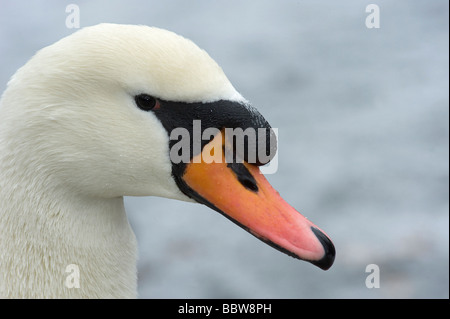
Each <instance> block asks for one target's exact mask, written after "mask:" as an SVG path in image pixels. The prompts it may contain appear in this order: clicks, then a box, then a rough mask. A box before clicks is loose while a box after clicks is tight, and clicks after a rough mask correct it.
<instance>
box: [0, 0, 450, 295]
mask: <svg viewBox="0 0 450 319" xmlns="http://www.w3.org/2000/svg"><path fill="white" fill-rule="evenodd" d="M70 3H75V4H77V5H78V6H79V8H80V24H81V27H83V26H88V25H94V24H97V23H100V22H114V23H127V24H146V25H151V26H158V27H162V28H166V29H169V30H172V31H175V32H177V33H179V34H181V35H184V36H185V37H188V38H190V39H192V40H193V41H194V42H195V43H197V44H198V45H199V46H200V47H202V48H204V49H205V50H206V51H207V52H208V53H209V54H210V55H211V56H212V57H213V58H214V59H215V60H216V61H217V62H218V63H219V64H220V65H221V66H222V68H223V69H224V71H225V73H226V74H227V75H228V77H229V79H230V80H231V82H232V83H233V85H234V86H235V87H236V88H237V90H238V91H239V92H241V94H242V95H243V96H245V97H246V98H247V99H248V100H250V101H251V102H252V104H253V105H254V106H256V107H257V108H258V109H259V110H260V112H261V113H262V114H263V115H264V116H265V117H266V119H267V120H268V121H269V122H270V123H271V125H272V126H273V127H276V128H278V129H279V167H278V171H277V172H276V173H275V174H272V175H268V176H267V177H268V179H269V181H270V182H271V183H272V185H273V186H274V188H275V189H277V190H278V191H279V192H280V194H281V195H282V197H283V198H284V199H285V200H287V202H288V203H290V204H291V205H292V206H294V207H295V208H297V209H298V210H299V211H300V212H302V213H303V214H304V215H305V216H307V217H309V218H310V219H311V220H312V221H313V222H314V223H316V224H317V225H318V226H319V227H321V228H322V229H324V230H325V231H326V232H327V233H328V234H329V235H330V237H331V238H332V239H333V241H334V244H335V246H336V249H337V256H336V261H335V264H334V266H333V267H332V268H331V269H330V270H328V271H326V272H324V271H322V270H320V269H318V268H316V267H314V266H312V265H311V264H309V263H305V262H302V261H299V260H296V259H293V258H291V257H288V256H286V255H284V254H282V253H280V252H278V251H276V250H274V249H272V248H271V247H269V246H267V245H265V244H264V243H262V242H260V241H259V240H257V239H255V238H254V237H253V236H251V235H249V234H248V233H247V232H245V231H244V230H242V229H240V228H238V227H236V226H235V225H234V224H233V223H231V222H230V221H229V220H227V219H226V218H224V217H223V216H221V215H220V214H218V213H216V212H214V211H212V210H210V209H208V208H206V207H203V206H201V205H199V204H191V203H184V202H177V201H173V200H168V199H163V198H150V197H148V198H126V206H127V211H128V215H129V219H130V222H131V224H132V226H133V228H134V230H135V233H136V236H137V238H138V241H139V249H140V259H139V265H138V268H139V269H138V270H139V293H140V297H141V298H448V297H449V217H448V214H449V163H448V161H449V94H448V92H449V91H448V85H449V83H448V82H449V80H448V75H449V74H448V72H449V71H448V70H449V63H448V62H449V51H448V45H449V43H448V28H449V17H448V10H449V8H448V5H449V4H448V1H446V0H434V1H381V0H371V1H360V0H355V1H347V0H346V1H339V2H338V1H331V0H330V1H313V0H301V1H300V0H297V1H287V0H281V1H274V0H271V1H269V0H264V1H261V0H258V1H236V0H232V1H230V0H228V1H207V0H193V1H182V0H178V1H135V0H127V1H60V0H59V1H48V0H47V1H34V0H32V1H29V0H27V1H25V0H18V1H17V0H16V1H6V0H0V58H1V69H0V89H1V91H3V90H4V88H5V87H6V83H7V81H8V79H9V78H10V76H11V75H13V73H14V72H15V70H16V69H17V68H19V67H20V66H21V65H23V64H24V63H25V62H26V61H27V60H28V59H29V58H30V57H31V56H32V55H33V54H34V52H35V51H36V50H38V49H40V48H42V47H44V46H47V45H49V44H51V43H53V42H55V41H56V40H58V39H60V38H61V37H63V36H66V35H69V34H71V33H72V32H74V31H75V29H68V28H67V27H66V25H65V20H66V17H67V15H68V13H66V12H65V9H66V6H67V5H68V4H70ZM370 3H375V4H377V5H378V6H379V8H380V28H379V29H368V28H366V26H365V19H366V17H367V15H368V13H366V12H365V9H366V6H367V5H368V4H370ZM43 67H45V66H43ZM369 264H376V265H378V266H379V268H380V288H373V289H368V288H367V287H366V285H365V280H366V277H367V276H368V275H369V273H366V272H365V270H366V266H367V265H369Z"/></svg>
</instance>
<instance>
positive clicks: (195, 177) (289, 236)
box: [182, 134, 335, 270]
mask: <svg viewBox="0 0 450 319" xmlns="http://www.w3.org/2000/svg"><path fill="white" fill-rule="evenodd" d="M224 150H225V139H224V138H223V137H222V134H218V135H217V136H216V137H215V138H214V139H213V140H212V141H211V142H210V143H208V144H207V145H206V146H205V147H204V148H203V151H202V153H201V154H199V155H197V156H196V157H194V158H193V159H192V161H191V163H189V164H187V165H186V170H185V172H184V175H183V177H182V179H183V180H184V182H185V183H186V184H187V186H188V187H189V188H191V190H193V191H194V199H196V200H197V201H199V202H202V203H204V204H206V205H208V206H210V207H211V208H213V209H215V210H217V211H219V212H220V213H222V214H223V215H225V216H226V217H227V218H229V219H231V220H232V221H234V222H235V223H237V224H238V225H239V226H241V227H243V228H244V229H246V230H247V231H249V232H250V233H251V234H253V235H254V236H256V237H257V238H259V239H261V240H262V241H264V242H266V243H267V244H269V245H271V246H273V247H275V248H277V249H278V250H280V251H283V252H285V253H287V254H288V255H290V256H293V257H296V258H299V259H302V260H306V261H309V262H311V263H313V264H314V265H316V266H318V267H320V268H322V269H324V270H326V269H328V268H330V267H331V265H332V264H333V262H334V256H335V248H334V246H333V243H332V242H331V240H330V239H329V238H328V236H327V235H326V234H325V233H324V232H323V231H322V230H320V229H319V228H318V227H317V226H316V225H314V224H313V223H312V222H311V221H309V220H308V219H307V218H305V217H304V216H303V215H301V214H300V213H299V212H298V211H296V210H295V209H294V208H293V207H292V206H290V205H289V204H288V203H286V201H284V200H283V199H282V198H281V196H280V195H279V194H278V192H277V191H276V190H275V189H273V188H272V186H271V185H270V184H269V182H268V181H267V180H266V178H265V177H264V175H262V174H261V173H260V170H259V167H258V166H256V165H251V164H248V163H246V162H243V163H226V161H225V155H224V154H223V153H224Z"/></svg>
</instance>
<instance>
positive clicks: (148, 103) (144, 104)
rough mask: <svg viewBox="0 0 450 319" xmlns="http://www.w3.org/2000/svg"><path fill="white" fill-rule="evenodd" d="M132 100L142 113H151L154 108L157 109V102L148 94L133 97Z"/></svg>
mask: <svg viewBox="0 0 450 319" xmlns="http://www.w3.org/2000/svg"><path fill="white" fill-rule="evenodd" d="M134 100H135V101H136V105H137V106H138V107H139V108H140V109H141V110H143V111H146V112H148V111H151V110H153V109H154V108H155V107H156V108H158V107H159V103H158V101H157V100H156V99H155V98H154V97H153V96H150V95H148V94H139V95H136V96H135V97H134Z"/></svg>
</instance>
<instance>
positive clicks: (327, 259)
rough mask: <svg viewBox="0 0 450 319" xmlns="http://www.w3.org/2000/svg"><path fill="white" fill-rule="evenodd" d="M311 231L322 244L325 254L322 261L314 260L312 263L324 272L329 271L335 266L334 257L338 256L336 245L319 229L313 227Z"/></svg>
mask: <svg viewBox="0 0 450 319" xmlns="http://www.w3.org/2000/svg"><path fill="white" fill-rule="evenodd" d="M311 230H312V232H313V233H314V235H316V237H317V239H319V241H320V243H321V244H322V246H323V249H324V251H325V254H324V256H323V257H322V259H320V260H312V261H310V262H311V263H312V264H313V265H316V266H317V267H319V268H321V269H323V270H327V269H329V268H330V267H331V266H332V265H333V262H334V257H335V256H336V249H335V248H334V245H333V243H332V242H331V240H330V239H329V238H328V237H327V236H326V235H325V234H324V233H322V232H321V231H320V230H319V229H317V228H315V227H311Z"/></svg>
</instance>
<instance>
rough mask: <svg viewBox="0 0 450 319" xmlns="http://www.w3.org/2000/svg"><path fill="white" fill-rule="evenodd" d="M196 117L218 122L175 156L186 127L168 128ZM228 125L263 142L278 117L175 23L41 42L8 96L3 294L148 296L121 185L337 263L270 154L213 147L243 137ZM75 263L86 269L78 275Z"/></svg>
mask: <svg viewBox="0 0 450 319" xmlns="http://www.w3.org/2000/svg"><path fill="white" fill-rule="evenodd" d="M193 120H201V124H202V130H203V131H202V132H203V133H205V132H206V129H211V128H212V129H214V128H215V130H212V131H211V130H210V131H208V132H209V133H211V134H210V136H209V138H206V140H202V141H201V145H200V147H198V145H197V148H196V147H195V145H188V146H191V148H188V162H186V161H178V162H177V161H175V160H173V159H172V158H171V156H170V154H171V150H172V148H177V147H178V151H179V150H180V148H179V146H180V145H179V144H178V143H180V141H181V140H180V139H178V140H177V139H173V138H172V136H171V133H172V132H173V131H174V130H175V129H180V128H182V129H184V130H185V131H187V132H188V133H192V130H193V128H194V125H193ZM224 128H243V129H247V128H262V129H265V132H266V137H268V139H267V141H266V144H264V145H265V146H266V147H269V148H270V149H272V150H273V149H274V147H275V146H273V145H272V144H273V143H272V144H271V145H269V144H270V143H271V142H270V141H272V140H273V130H272V129H271V128H270V125H269V124H268V122H267V121H266V120H265V119H264V117H263V116H262V115H261V114H260V113H259V112H258V111H257V110H256V109H255V108H254V107H253V106H251V105H250V103H249V102H248V101H247V100H246V99H244V98H243V97H242V96H241V94H239V93H238V92H237V91H236V90H235V88H234V87H233V86H232V84H231V83H230V81H229V80H228V79H227V77H226V76H225V74H224V72H223V70H222V69H221V68H220V67H219V66H218V64H217V63H216V62H215V61H214V60H213V59H212V58H211V57H210V56H209V55H208V54H207V53H206V52H205V51H204V50H202V49H200V48H199V47H198V46H197V45H195V44H194V43H193V42H192V41H190V40H188V39H186V38H184V37H182V36H180V35H177V34H175V33H173V32H170V31H167V30H163V29H159V28H156V27H148V26H137V25H119V24H99V25H95V26H89V27H85V28H83V29H80V30H78V31H76V32H75V33H73V34H71V35H69V36H67V37H65V38H63V39H61V40H59V41H57V42H56V43H54V44H52V45H50V46H48V47H45V48H43V49H41V50H39V51H38V52H37V53H36V54H35V55H34V56H33V57H32V58H31V59H30V60H29V61H28V62H27V63H26V64H25V65H24V66H23V67H21V68H20V69H19V70H17V72H16V73H15V74H14V75H13V76H12V78H11V79H10V81H9V82H8V84H7V88H6V90H5V92H4V93H3V95H2V97H1V101H0V297H3V298H135V297H137V269H136V259H137V245H136V238H135V235H134V233H133V230H132V229H131V227H130V224H129V222H128V219H127V215H126V212H125V208H124V202H123V196H161V197H166V198H171V199H177V200H182V201H191V202H198V203H200V204H204V205H207V206H209V207H211V208H212V209H214V210H216V211H218V212H219V213H221V214H223V215H224V216H226V217H227V218H229V219H230V220H231V221H233V222H234V223H236V224H237V225H239V226H241V227H242V228H244V229H245V230H247V231H249V232H250V233H251V234H252V235H254V236H256V237H257V238H259V239H261V240H263V241H264V242H266V243H268V244H269V245H271V246H273V247H275V248H276V249H279V250H280V251H282V252H285V253H287V254H288V255H291V256H293V257H296V258H299V259H302V260H306V261H309V262H311V263H312V264H314V265H316V266H318V267H320V268H322V269H328V268H329V267H330V266H331V265H332V263H333V261H334V256H335V249H334V246H333V244H332V242H331V240H330V239H329V237H328V236H327V235H326V234H325V233H324V232H323V231H322V230H320V229H319V228H318V227H317V226H315V225H314V224H313V223H312V222H310V221H309V220H308V219H306V218H305V217H303V216H302V215H301V214H300V213H298V212H297V211H296V210H295V209H294V208H292V207H291V206H289V205H288V204H287V203H286V202H285V201H283V200H282V198H281V197H280V196H279V194H278V193H277V192H276V191H275V190H274V189H273V188H272V187H271V186H270V184H269V183H268V182H267V180H266V179H265V178H264V176H263V175H262V174H260V170H259V166H261V165H263V164H265V163H267V162H268V161H269V160H270V158H269V159H263V157H261V159H260V158H259V157H258V158H256V160H254V161H253V162H250V160H249V159H248V158H247V157H245V156H246V155H245V154H246V153H244V154H240V153H239V152H238V151H237V150H236V161H235V162H233V161H231V162H227V161H222V162H221V161H213V162H211V161H210V162H207V161H206V160H204V159H203V158H202V155H207V154H206V153H208V154H216V153H215V152H217V154H219V153H220V152H219V151H220V150H225V149H230V148H231V147H233V146H232V145H231V144H230V142H229V140H228V141H227V140H226V139H225V138H224V136H223V134H221V133H222V132H223V129H224ZM180 136H181V135H180ZM261 140H262V137H261V138H260V141H261ZM268 141H269V142H270V143H269V142H268ZM192 143H193V142H192ZM249 145H250V144H245V148H244V151H245V150H246V148H249ZM257 145H259V146H258V147H260V148H262V146H261V145H263V144H257ZM212 150H213V151H212ZM205 152H206V153H205ZM175 153H176V152H175ZM238 155H242V156H241V157H240V158H241V159H244V160H241V161H237V158H238ZM266 155H267V151H266ZM222 156H223V154H222ZM222 158H223V157H222ZM69 265H75V266H76V269H77V270H78V272H77V276H78V277H76V278H75V277H74V278H75V279H77V280H78V285H76V286H72V287H71V286H69V285H68V284H67V278H68V276H70V275H71V274H74V273H71V272H70V271H69V272H67V269H68V266H69ZM69 269H70V268H69ZM75 279H74V280H75Z"/></svg>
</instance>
